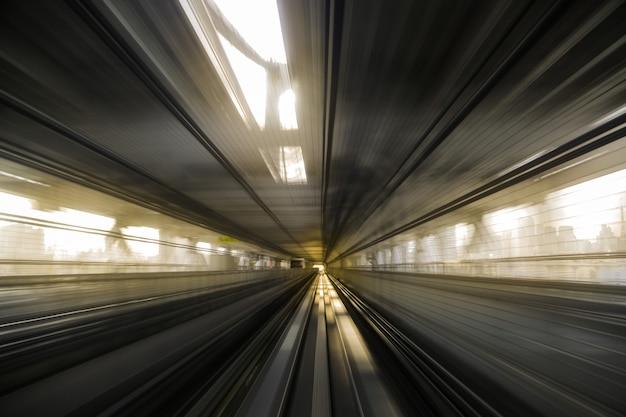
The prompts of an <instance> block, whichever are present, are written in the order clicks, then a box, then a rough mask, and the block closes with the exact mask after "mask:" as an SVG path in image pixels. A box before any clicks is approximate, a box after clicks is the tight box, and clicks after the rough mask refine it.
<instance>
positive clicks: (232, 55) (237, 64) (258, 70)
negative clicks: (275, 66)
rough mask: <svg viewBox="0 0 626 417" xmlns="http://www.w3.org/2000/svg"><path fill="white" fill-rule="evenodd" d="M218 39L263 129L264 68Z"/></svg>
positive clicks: (265, 92)
mask: <svg viewBox="0 0 626 417" xmlns="http://www.w3.org/2000/svg"><path fill="white" fill-rule="evenodd" d="M219 38H220V41H221V42H222V46H223V47H224V52H226V56H227V57H228V60H229V61H230V65H231V66H232V67H233V72H234V73H235V76H236V77H237V81H238V82H239V86H240V87H241V90H242V91H243V95H244V97H245V99H246V101H247V102H248V106H249V107H250V111H251V112H252V114H253V115H254V119H255V120H256V122H257V124H258V125H259V127H261V128H263V126H265V97H266V95H267V83H266V78H267V75H266V71H265V68H263V67H262V66H260V65H258V64H257V63H255V62H252V60H250V59H248V58H247V57H246V56H245V55H244V54H242V53H241V52H240V51H239V49H237V48H235V47H234V46H233V45H232V44H231V43H230V42H228V41H227V40H226V39H225V38H224V37H223V36H221V35H220V37H219Z"/></svg>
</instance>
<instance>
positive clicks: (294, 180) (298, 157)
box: [259, 146, 306, 184]
mask: <svg viewBox="0 0 626 417" xmlns="http://www.w3.org/2000/svg"><path fill="white" fill-rule="evenodd" d="M259 151H260V152H261V156H262V157H263V160H264V161H265V164H266V165H267V168H268V169H269V170H270V172H271V173H272V177H274V181H276V182H278V183H284V184H306V170H305V168H304V158H303V157H302V148H301V147H300V146H280V147H277V148H271V149H259Z"/></svg>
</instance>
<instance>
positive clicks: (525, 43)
mask: <svg viewBox="0 0 626 417" xmlns="http://www.w3.org/2000/svg"><path fill="white" fill-rule="evenodd" d="M190 3H194V4H200V5H201V6H202V5H204V6H203V7H206V9H205V10H209V9H211V4H210V3H209V2H208V0H207V2H206V3H202V2H201V1H200V0H193V1H191V2H190ZM278 6H279V13H280V18H281V25H282V32H283V37H284V40H285V49H286V55H287V70H288V78H289V81H290V84H291V88H292V89H293V91H294V93H295V97H296V114H297V121H298V129H297V130H283V129H281V128H280V127H279V126H277V125H274V124H268V125H266V126H265V128H264V129H261V128H260V127H259V126H258V125H257V124H256V123H254V120H253V119H252V118H250V111H251V110H250V108H247V107H246V103H245V102H244V103H243V104H242V105H241V108H239V109H238V108H237V107H236V106H235V104H234V103H235V101H233V100H232V94H233V91H234V92H235V93H237V92H240V91H239V90H238V88H239V87H238V86H236V85H235V86H232V85H231V87H230V88H231V90H229V88H228V87H227V86H226V84H225V83H224V82H223V75H224V74H227V75H228V74H229V71H230V70H229V69H228V68H226V69H225V70H224V71H223V72H220V71H219V70H217V69H216V65H215V61H212V60H211V58H210V57H209V55H208V54H207V52H206V50H205V49H204V48H203V44H202V42H201V40H199V38H198V36H197V34H196V33H195V32H194V29H193V27H192V25H191V24H190V23H189V20H188V18H187V16H186V15H185V12H184V10H183V8H182V6H181V3H179V2H178V1H175V0H167V1H166V0H163V1H152V0H150V1H148V0H145V1H119V0H103V1H98V0H68V1H65V2H60V1H59V2H36V4H34V3H32V2H22V1H4V2H2V5H1V6H0V7H1V8H2V13H1V14H0V16H1V17H0V19H2V24H1V25H0V31H1V33H2V35H1V53H2V67H1V71H2V75H1V80H0V82H1V99H2V103H3V105H2V110H1V113H0V114H1V124H0V140H1V143H0V156H1V157H3V158H5V159H9V160H12V161H17V162H20V163H22V164H26V165H29V166H33V167H36V168H39V169H43V170H45V171H49V172H52V173H54V174H55V175H59V176H61V177H65V178H68V179H71V180H72V181H76V182H79V183H82V184H87V185H89V186H90V187H94V188H96V189H99V190H102V191H105V192H107V193H110V194H113V195H116V196H119V197H122V198H126V199H129V200H131V201H133V202H139V203H141V204H143V205H146V206H148V207H152V208H155V209H157V210H158V211H162V212H164V213H168V214H170V215H173V216H176V217H180V218H184V219H185V220H187V221H190V222H193V223H196V224H199V225H203V226H205V227H208V228H211V229H214V230H217V231H220V232H222V233H225V234H228V235H231V236H234V237H238V238H244V239H246V240H248V241H253V242H255V243H258V244H260V245H262V246H265V247H267V248H270V249H274V250H278V251H280V252H282V253H284V254H287V255H291V256H297V257H305V258H308V259H312V260H321V259H324V258H325V259H326V260H331V259H334V258H336V257H338V256H341V255H342V254H346V253H350V252H354V251H355V250H357V249H361V248H365V247H367V246H368V245H369V244H370V243H372V242H374V241H376V240H377V239H379V238H380V237H383V236H390V235H393V234H394V233H395V232H396V231H399V230H403V229H405V228H407V227H410V226H411V225H412V224H416V223H418V222H420V221H426V220H427V219H429V218H433V217H436V216H437V215H439V214H441V213H444V212H445V211H446V210H449V209H450V208H454V207H457V206H462V205H463V204H464V201H470V200H471V199H472V198H477V196H484V195H488V193H489V190H491V189H497V187H498V186H501V185H503V184H506V183H507V181H509V182H510V181H512V182H514V181H516V180H519V181H521V180H525V179H524V178H525V177H524V176H523V174H524V173H527V172H529V170H531V169H534V168H537V166H539V165H540V164H547V163H549V162H550V161H551V160H554V159H555V158H558V157H559V156H561V155H564V154H565V153H566V152H568V151H571V150H572V149H574V148H575V147H580V146H583V145H587V144H591V143H596V144H598V146H600V144H602V143H605V142H608V141H611V140H616V138H615V135H613V136H610V137H609V136H607V132H608V133H610V132H611V129H613V130H615V129H618V128H623V126H622V125H623V124H624V113H625V112H624V111H623V108H624V107H623V106H624V103H626V94H625V93H626V89H625V85H626V83H625V80H626V66H625V62H624V57H626V26H625V25H624V22H625V21H626V3H625V2H623V1H593V2H590V1H586V0H584V1H540V2H537V1H518V0H511V1H502V0H492V1H487V0H485V1H480V0H477V1H472V2H468V1H464V0H448V1H445V0H444V1H382V0H381V1H371V0H368V1H361V0H359V1H356V0H353V1H346V2H342V1H332V0H331V1H293V0H279V1H278ZM212 16H213V19H214V20H213V21H212V22H203V23H204V24H207V25H209V26H211V24H212V25H213V26H211V27H214V28H215V27H218V26H219V25H220V24H222V25H223V24H224V22H223V21H222V20H220V18H219V16H215V15H212ZM230 36H233V35H232V33H231V35H230ZM233 39H234V38H233ZM217 58H218V60H219V59H220V58H223V56H221V57H220V56H218V57H217ZM226 67H228V65H226ZM230 75H232V73H230ZM281 91H282V90H281ZM620 109H622V110H621V112H620ZM622 136H623V135H622ZM285 147H287V148H285ZM296 147H300V149H301V154H302V156H303V160H304V166H305V170H306V183H303V181H300V183H287V182H285V181H281V179H280V178H276V173H275V172H274V175H272V172H271V171H270V166H269V165H268V163H267V162H268V160H269V161H271V160H272V158H273V157H276V158H279V159H280V158H281V157H282V158H284V156H285V155H284V152H286V151H284V149H295V148H296ZM280 149H283V151H281V150H280ZM264 155H265V158H264ZM272 155H273V156H272ZM276 155H278V156H276ZM274 162H276V161H274ZM481 193H482V194H481ZM485 193H486V194H485ZM74 203H75V204H78V205H80V204H88V203H87V202H80V201H76V202H74ZM92 209H94V208H92Z"/></svg>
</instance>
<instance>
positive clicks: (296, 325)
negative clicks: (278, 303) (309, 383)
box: [236, 278, 319, 417]
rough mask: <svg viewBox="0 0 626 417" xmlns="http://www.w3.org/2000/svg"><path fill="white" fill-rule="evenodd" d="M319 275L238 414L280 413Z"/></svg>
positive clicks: (260, 415) (272, 414)
mask: <svg viewBox="0 0 626 417" xmlns="http://www.w3.org/2000/svg"><path fill="white" fill-rule="evenodd" d="M318 281H319V278H318V279H316V280H315V281H314V282H313V283H312V284H311V286H310V288H309V290H308V291H307V293H306V295H305V296H304V298H303V299H302V301H301V302H300V305H299V307H298V309H297V310H296V313H295V314H294V315H293V317H292V319H291V320H290V321H289V323H288V324H287V327H286V329H285V331H284V332H283V335H282V336H281V338H280V340H279V342H278V343H277V345H276V347H275V348H274V350H273V352H272V353H271V355H270V358H269V360H268V361H267V364H266V366H265V367H264V369H263V370H262V371H261V374H260V375H259V377H258V378H257V379H256V381H255V382H254V384H253V386H252V387H251V389H250V391H249V393H248V395H247V396H246V398H245V399H244V401H243V403H242V404H241V407H240V408H239V410H238V411H237V414H236V415H237V416H241V417H244V416H250V417H264V416H268V417H269V416H279V415H281V414H282V412H283V410H284V408H285V406H286V402H287V399H286V395H287V393H288V392H289V386H290V384H291V381H292V378H293V375H294V373H295V369H296V365H297V359H298V356H299V355H298V353H299V351H300V348H301V345H302V337H303V334H304V330H305V329H306V326H307V322H308V318H309V316H310V312H311V308H312V304H313V300H314V298H315V292H316V288H317V287H318Z"/></svg>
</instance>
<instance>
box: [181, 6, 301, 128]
mask: <svg viewBox="0 0 626 417" xmlns="http://www.w3.org/2000/svg"><path fill="white" fill-rule="evenodd" d="M179 2H180V4H181V6H182V8H183V10H184V12H185V14H186V15H187V18H188V19H189V22H190V24H191V27H192V28H193V30H194V31H195V32H196V35H197V36H198V39H199V40H200V42H201V44H202V46H203V47H204V49H205V50H206V52H207V55H208V57H209V58H210V60H211V62H212V63H213V66H214V67H215V69H216V70H217V72H218V75H219V77H220V79H221V81H222V83H223V84H224V87H225V88H226V91H227V92H228V93H229V95H230V97H231V99H232V100H233V103H234V105H235V107H236V108H237V110H238V111H239V113H240V115H241V117H242V118H243V119H244V121H245V122H246V123H247V124H248V126H252V125H254V123H253V121H252V119H253V118H254V121H256V125H258V126H259V128H261V129H263V128H265V127H270V128H282V129H285V130H292V129H297V128H298V123H297V120H296V111H295V96H294V94H293V91H291V89H290V81H289V74H288V71H287V66H286V62H287V59H286V54H285V47H284V43H283V37H282V31H281V27H280V20H279V16H278V8H277V6H276V1H275V0H179ZM268 72H269V74H270V76H269V77H268ZM268 80H270V81H268ZM268 82H269V83H270V85H268ZM279 96H280V98H279ZM267 106H271V109H270V110H268V109H266V107H267ZM279 118H280V121H279V120H278V119H279ZM266 123H267V124H269V126H265V125H266Z"/></svg>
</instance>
